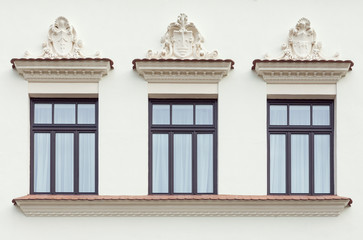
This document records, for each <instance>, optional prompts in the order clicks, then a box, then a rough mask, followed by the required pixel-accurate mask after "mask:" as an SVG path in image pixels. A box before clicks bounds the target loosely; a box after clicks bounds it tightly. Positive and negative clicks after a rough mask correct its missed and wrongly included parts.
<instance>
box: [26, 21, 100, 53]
mask: <svg viewBox="0 0 363 240" xmlns="http://www.w3.org/2000/svg"><path fill="white" fill-rule="evenodd" d="M42 46H43V54H42V55H41V56H40V57H42V58H85V57H87V56H85V55H84V54H83V53H82V47H83V44H82V41H81V40H79V39H78V38H77V32H76V30H75V28H74V27H73V26H72V25H70V24H69V21H68V20H67V19H66V18H65V17H62V16H61V17H58V18H57V19H56V20H55V22H54V24H52V25H51V26H50V27H49V30H48V40H47V42H45V43H43V45H42ZM25 56H26V57H30V53H29V52H28V51H27V52H26V53H25ZM92 57H99V53H98V52H97V53H96V54H95V55H94V56H92Z"/></svg>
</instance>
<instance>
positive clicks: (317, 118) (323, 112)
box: [313, 106, 330, 125]
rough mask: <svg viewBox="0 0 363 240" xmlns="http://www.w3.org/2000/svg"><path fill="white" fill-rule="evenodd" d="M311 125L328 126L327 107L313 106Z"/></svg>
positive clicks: (328, 115) (328, 112) (328, 109)
mask: <svg viewBox="0 0 363 240" xmlns="http://www.w3.org/2000/svg"><path fill="white" fill-rule="evenodd" d="M313 125H330V108H329V106H313Z"/></svg>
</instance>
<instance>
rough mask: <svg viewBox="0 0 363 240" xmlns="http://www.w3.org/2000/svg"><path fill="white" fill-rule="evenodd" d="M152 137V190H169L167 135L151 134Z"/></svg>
mask: <svg viewBox="0 0 363 240" xmlns="http://www.w3.org/2000/svg"><path fill="white" fill-rule="evenodd" d="M152 136H153V139H152V145H153V146H152V151H153V153H152V178H153V180H152V192H153V193H168V192H169V174H168V172H169V157H168V156H169V136H168V134H153V135H152Z"/></svg>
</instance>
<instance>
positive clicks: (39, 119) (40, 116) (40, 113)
mask: <svg viewBox="0 0 363 240" xmlns="http://www.w3.org/2000/svg"><path fill="white" fill-rule="evenodd" d="M34 123H37V124H45V123H48V124H51V123H52V104H43V103H36V104H34Z"/></svg>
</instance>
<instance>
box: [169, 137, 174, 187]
mask: <svg viewBox="0 0 363 240" xmlns="http://www.w3.org/2000/svg"><path fill="white" fill-rule="evenodd" d="M169 193H170V194H174V132H169Z"/></svg>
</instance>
